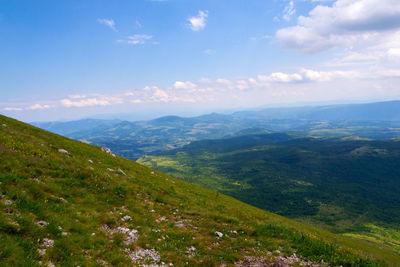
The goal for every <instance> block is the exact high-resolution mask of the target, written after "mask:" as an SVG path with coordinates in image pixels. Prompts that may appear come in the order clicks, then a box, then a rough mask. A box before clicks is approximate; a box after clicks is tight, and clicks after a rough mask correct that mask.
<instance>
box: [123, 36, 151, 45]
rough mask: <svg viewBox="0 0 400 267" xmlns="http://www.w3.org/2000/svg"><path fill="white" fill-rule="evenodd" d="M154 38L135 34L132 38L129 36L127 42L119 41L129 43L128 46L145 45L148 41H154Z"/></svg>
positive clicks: (124, 41)
mask: <svg viewBox="0 0 400 267" xmlns="http://www.w3.org/2000/svg"><path fill="white" fill-rule="evenodd" d="M152 38H153V36H151V35H147V34H134V35H131V36H128V37H127V39H125V40H118V42H120V43H127V44H133V45H137V44H145V43H146V41H148V40H150V39H152Z"/></svg>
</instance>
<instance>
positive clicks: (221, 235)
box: [215, 231, 224, 238]
mask: <svg viewBox="0 0 400 267" xmlns="http://www.w3.org/2000/svg"><path fill="white" fill-rule="evenodd" d="M215 235H216V236H217V237H218V238H221V237H223V236H224V234H223V233H221V232H218V231H217V232H215Z"/></svg>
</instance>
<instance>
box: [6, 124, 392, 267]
mask: <svg viewBox="0 0 400 267" xmlns="http://www.w3.org/2000/svg"><path fill="white" fill-rule="evenodd" d="M0 158H1V161H0V198H1V199H0V211H1V212H2V214H1V215H2V216H1V217H0V266H39V265H47V266H54V265H57V266H77V265H79V266H128V265H139V266H143V265H146V264H157V265H159V266H163V265H167V264H168V265H170V264H173V265H174V266H185V265H186V266H196V265H201V266H219V265H221V264H222V263H224V264H227V265H233V264H234V263H236V264H237V266H249V265H252V264H253V265H254V264H256V263H257V262H258V263H261V262H264V263H267V262H278V263H282V262H288V261H298V260H300V259H299V258H301V261H312V262H321V260H323V261H324V262H325V263H329V264H330V265H331V266H339V265H343V266H384V265H385V263H384V262H383V261H385V262H386V264H388V265H392V266H395V265H396V263H398V262H400V257H399V256H398V255H396V254H395V253H394V251H393V250H392V249H390V248H388V247H386V246H383V245H382V246H376V245H374V244H372V243H369V242H366V241H359V240H358V239H353V238H346V237H341V236H337V235H334V234H331V233H329V232H326V231H323V230H319V229H317V228H313V227H310V226H306V225H303V224H300V223H297V222H294V221H292V220H289V219H285V218H283V217H280V216H278V215H274V214H271V213H269V212H266V211H263V210H260V209H257V208H255V207H251V206H249V205H246V204H244V203H241V202H239V201H237V200H234V199H232V198H230V197H227V196H224V195H221V194H219V193H216V192H214V191H210V190H207V189H202V188H199V187H197V186H193V185H190V184H188V183H185V182H182V181H179V180H176V179H173V178H171V177H169V176H167V175H165V174H163V173H160V172H158V171H153V170H151V169H149V168H147V167H144V166H141V165H139V164H137V163H134V162H132V161H129V160H126V159H123V158H119V157H115V156H113V155H112V154H110V153H106V152H104V151H102V150H100V148H98V147H94V146H90V145H86V144H83V143H79V142H76V141H72V140H69V139H66V138H64V137H61V136H57V135H55V134H51V133H49V132H45V131H43V130H40V129H37V128H34V127H32V126H29V125H26V124H23V123H20V122H18V121H15V120H12V119H9V118H6V117H3V116H0ZM294 253H296V255H294ZM298 257H299V258H298ZM296 264H298V263H296ZM323 265H324V264H323ZM170 266H171V265H170Z"/></svg>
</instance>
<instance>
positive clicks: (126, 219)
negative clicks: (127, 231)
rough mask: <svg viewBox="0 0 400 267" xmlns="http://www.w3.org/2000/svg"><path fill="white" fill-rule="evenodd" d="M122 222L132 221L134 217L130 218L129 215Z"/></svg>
mask: <svg viewBox="0 0 400 267" xmlns="http://www.w3.org/2000/svg"><path fill="white" fill-rule="evenodd" d="M122 220H123V221H124V222H127V221H132V217H131V216H129V215H126V216H124V217H122Z"/></svg>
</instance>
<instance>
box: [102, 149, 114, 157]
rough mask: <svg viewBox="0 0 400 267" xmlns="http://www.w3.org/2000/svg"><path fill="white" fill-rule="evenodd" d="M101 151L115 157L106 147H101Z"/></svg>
mask: <svg viewBox="0 0 400 267" xmlns="http://www.w3.org/2000/svg"><path fill="white" fill-rule="evenodd" d="M101 151H103V152H106V153H107V154H110V155H111V156H113V157H115V154H113V153H112V152H111V149H109V148H107V147H102V148H101Z"/></svg>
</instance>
